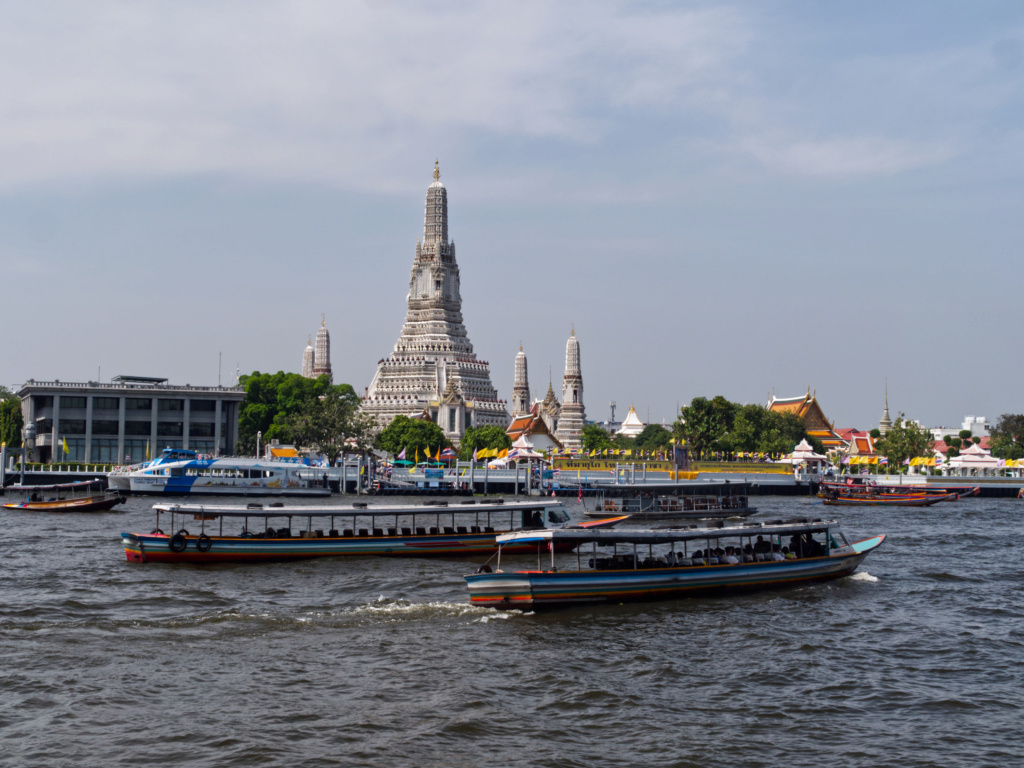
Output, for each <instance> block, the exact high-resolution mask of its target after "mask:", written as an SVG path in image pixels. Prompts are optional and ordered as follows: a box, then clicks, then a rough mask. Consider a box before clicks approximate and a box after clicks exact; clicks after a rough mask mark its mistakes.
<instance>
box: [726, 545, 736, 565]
mask: <svg viewBox="0 0 1024 768" xmlns="http://www.w3.org/2000/svg"><path fill="white" fill-rule="evenodd" d="M722 562H724V563H727V564H728V565H736V563H738V562H739V558H738V557H736V554H735V550H734V549H733V548H732V547H726V548H725V557H724V558H722Z"/></svg>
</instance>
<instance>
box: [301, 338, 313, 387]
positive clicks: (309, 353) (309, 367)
mask: <svg viewBox="0 0 1024 768" xmlns="http://www.w3.org/2000/svg"><path fill="white" fill-rule="evenodd" d="M315 359H316V352H314V351H313V337H312V336H310V337H309V342H308V343H307V344H306V351H305V352H303V353H302V375H303V376H305V377H306V378H307V379H315V378H316V377H315V376H314V375H313V367H314V361H315Z"/></svg>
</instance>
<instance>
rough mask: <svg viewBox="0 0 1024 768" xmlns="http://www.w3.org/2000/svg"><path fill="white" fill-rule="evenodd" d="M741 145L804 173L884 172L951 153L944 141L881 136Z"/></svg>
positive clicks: (847, 174)
mask: <svg viewBox="0 0 1024 768" xmlns="http://www.w3.org/2000/svg"><path fill="white" fill-rule="evenodd" d="M741 146H742V148H743V149H744V150H745V151H747V152H749V153H750V154H751V155H753V156H754V157H756V158H757V159H758V160H759V161H761V162H762V163H764V164H765V165H767V166H770V167H772V168H775V169H778V170H780V171H783V172H785V173H791V174H799V175H804V176H833V177H853V176H865V175H872V176H874V175H879V174H886V175H887V174H894V173H899V172H901V171H906V170H910V169H913V168H920V167H923V166H927V165H933V164H935V163H940V162H944V161H945V160H947V159H949V158H950V157H952V156H953V155H954V149H953V147H952V146H950V145H947V144H943V143H939V142H931V143H929V142H910V141H899V140H895V139H888V138H885V137H882V136H861V137H848V138H835V139H825V140H812V139H790V138H782V139H779V140H776V141H772V140H771V139H766V138H761V137H753V138H747V139H744V140H743V141H742V142H741Z"/></svg>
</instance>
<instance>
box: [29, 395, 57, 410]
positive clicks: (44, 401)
mask: <svg viewBox="0 0 1024 768" xmlns="http://www.w3.org/2000/svg"><path fill="white" fill-rule="evenodd" d="M32 400H33V402H35V404H36V410H39V409H40V408H53V395H33V396H32Z"/></svg>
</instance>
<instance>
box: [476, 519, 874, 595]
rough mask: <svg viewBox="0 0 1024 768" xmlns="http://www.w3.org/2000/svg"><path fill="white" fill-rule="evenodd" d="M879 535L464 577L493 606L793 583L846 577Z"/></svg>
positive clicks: (750, 588)
mask: <svg viewBox="0 0 1024 768" xmlns="http://www.w3.org/2000/svg"><path fill="white" fill-rule="evenodd" d="M882 539H884V537H883V536H879V537H876V539H872V540H869V541H868V542H862V543H861V545H860V546H858V547H856V548H855V549H856V551H855V552H853V553H851V554H848V555H841V556H837V555H832V556H830V557H816V558H807V559H803V560H784V561H780V562H767V563H741V564H736V565H710V566H699V567H688V568H687V567H677V568H655V569H638V570H625V571H560V572H559V571H556V572H539V571H519V572H511V573H482V574H474V575H470V576H466V583H467V585H468V587H469V595H470V602H471V603H473V604H474V605H480V606H488V607H493V608H503V609H504V608H525V609H530V610H534V609H537V608H543V607H546V606H550V607H561V606H567V605H576V604H587V603H608V602H612V603H626V602H642V601H652V600H669V599H679V598H685V597H698V596H703V595H715V594H727V593H736V592H749V591H755V590H764V589H778V588H784V587H793V586H797V585H799V584H806V583H810V582H817V581H830V580H833V579H840V578H843V577H844V576H849V575H850V574H851V573H853V572H854V570H856V568H857V566H859V565H860V564H861V562H862V561H863V560H864V558H865V557H866V556H867V554H868V552H870V551H871V550H872V549H874V548H875V547H877V546H878V545H879V544H881V542H882Z"/></svg>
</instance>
